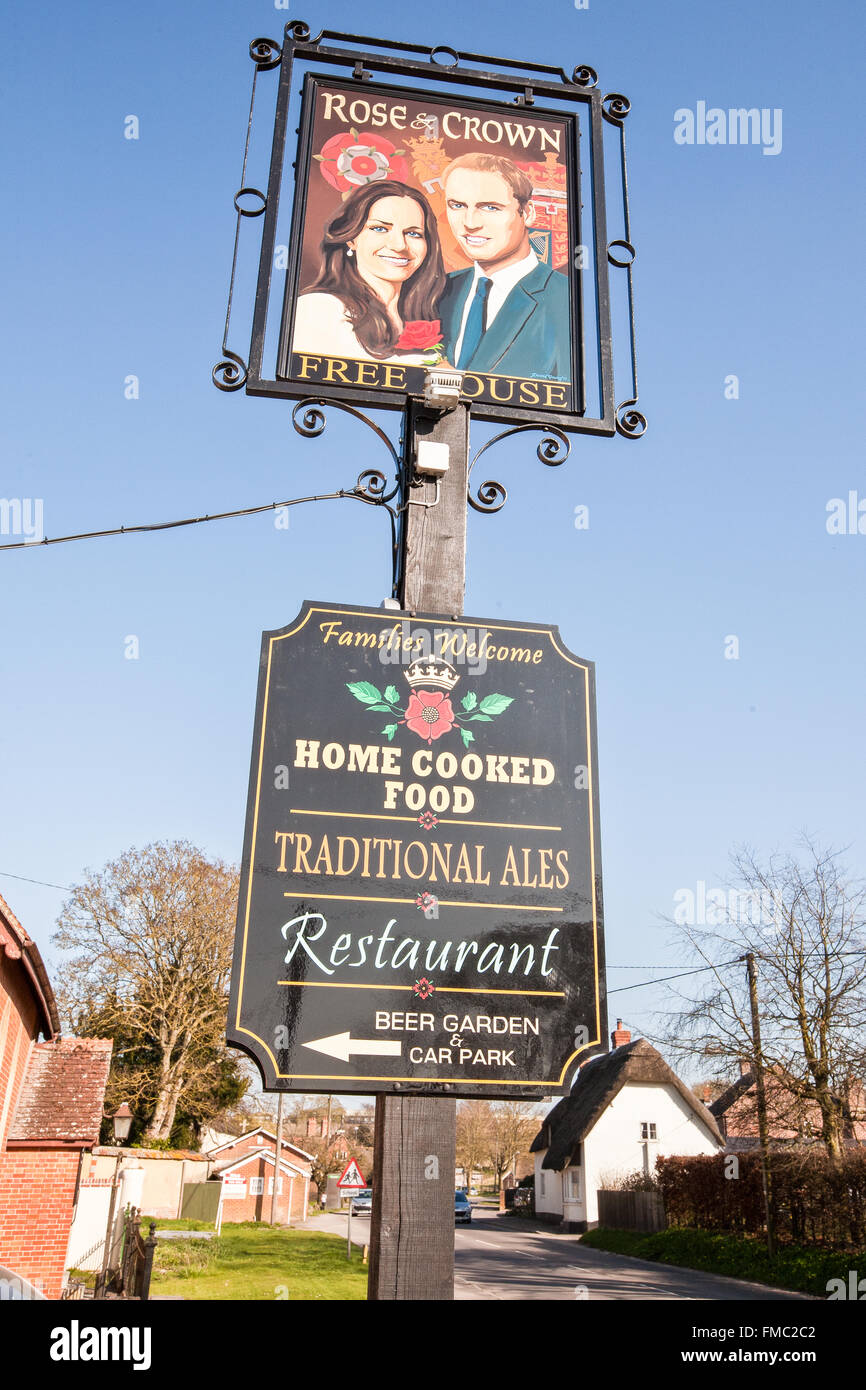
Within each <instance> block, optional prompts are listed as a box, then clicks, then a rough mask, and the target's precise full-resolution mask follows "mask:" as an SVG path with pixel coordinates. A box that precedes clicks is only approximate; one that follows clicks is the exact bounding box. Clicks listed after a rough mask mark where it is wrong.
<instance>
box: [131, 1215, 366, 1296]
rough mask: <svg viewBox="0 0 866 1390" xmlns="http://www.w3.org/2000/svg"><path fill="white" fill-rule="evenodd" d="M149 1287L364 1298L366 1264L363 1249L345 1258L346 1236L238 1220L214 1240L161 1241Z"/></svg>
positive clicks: (191, 1292) (164, 1291)
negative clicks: (280, 1227) (362, 1254)
mask: <svg viewBox="0 0 866 1390" xmlns="http://www.w3.org/2000/svg"><path fill="white" fill-rule="evenodd" d="M166 1224H171V1225H174V1224H175V1223H174V1222H171V1223H166ZM157 1234H158V1228H157ZM150 1289H151V1294H152V1295H154V1296H159V1295H162V1296H166V1295H169V1294H171V1295H174V1296H175V1297H180V1298H185V1299H265V1300H268V1301H270V1300H274V1299H277V1300H280V1299H293V1300H295V1299H296V1300H299V1301H308V1300H313V1299H322V1300H329V1301H331V1300H338V1301H345V1300H348V1299H365V1298H366V1297H367V1267H366V1265H364V1264H362V1263H361V1251H360V1250H353V1251H352V1259H351V1262H350V1261H349V1260H347V1259H346V1242H345V1240H344V1239H343V1238H342V1236H331V1235H325V1234H324V1233H323V1232H319V1231H286V1230H280V1229H279V1228H274V1227H271V1226H265V1225H259V1224H258V1223H256V1222H239V1223H237V1224H235V1223H232V1224H230V1225H224V1226H223V1228H222V1234H221V1235H220V1236H219V1237H217V1238H216V1239H214V1240H207V1241H204V1240H171V1241H164V1242H162V1243H161V1244H158V1245H157V1247H156V1255H155V1259H154V1265H153V1279H152V1281H151V1286H150Z"/></svg>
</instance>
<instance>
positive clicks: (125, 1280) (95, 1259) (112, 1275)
mask: <svg viewBox="0 0 866 1390" xmlns="http://www.w3.org/2000/svg"><path fill="white" fill-rule="evenodd" d="M140 1222H141V1212H140V1211H139V1210H138V1208H137V1207H127V1209H126V1212H125V1213H124V1215H123V1217H122V1220H121V1224H120V1226H119V1228H116V1229H115V1232H114V1234H113V1235H112V1237H111V1239H110V1241H109V1242H108V1243H107V1244H106V1241H105V1240H104V1239H103V1240H101V1241H98V1242H97V1244H96V1245H94V1246H93V1247H92V1248H91V1249H90V1250H87V1251H85V1252H84V1253H83V1255H82V1257H81V1259H82V1262H81V1264H79V1265H78V1266H76V1268H78V1269H85V1270H86V1269H88V1268H90V1269H92V1268H98V1273H97V1275H96V1280H95V1282H94V1285H93V1288H92V1289H91V1288H90V1286H89V1285H88V1284H87V1283H86V1282H85V1281H84V1280H81V1279H70V1280H69V1281H68V1282H67V1284H66V1287H65V1288H64V1290H63V1292H62V1294H61V1295H60V1297H61V1298H62V1299H80V1298H98V1299H103V1298H129V1299H147V1298H149V1297H150V1277H151V1273H152V1270H153V1254H154V1250H155V1249H156V1240H157V1238H156V1234H155V1232H156V1222H155V1221H151V1222H150V1223H149V1225H150V1232H149V1235H148V1236H147V1239H145V1240H143V1239H142V1236H141V1228H140Z"/></svg>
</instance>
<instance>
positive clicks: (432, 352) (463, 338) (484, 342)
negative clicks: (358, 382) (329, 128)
mask: <svg viewBox="0 0 866 1390" xmlns="http://www.w3.org/2000/svg"><path fill="white" fill-rule="evenodd" d="M442 186H443V191H444V198H445V208H446V213H447V217H448V223H449V226H450V228H451V231H452V233H453V235H454V238H455V240H456V242H457V244H458V246H459V247H460V249H461V251H462V252H463V254H464V256H465V258H466V259H467V260H468V261H469V262H470V265H469V267H468V268H467V269H464V270H456V271H452V272H451V273H450V274H449V273H447V272H446V270H445V267H444V262H443V258H442V250H441V247H440V242H439V230H438V226H437V221H436V217H435V214H434V212H433V209H432V208H431V206H430V204H429V202H428V201H427V199H426V197H425V196H424V194H423V193H421V192H420V191H419V190H418V189H415V188H412V187H411V186H410V185H409V184H406V183H403V182H400V181H399V180H396V179H391V178H387V179H379V180H373V181H371V182H369V183H366V184H364V185H362V186H361V187H358V188H356V189H355V190H354V191H353V192H351V193H350V194H349V196H348V197H347V198H346V200H345V201H344V203H343V204H342V206H341V207H340V208H339V209H338V210H337V212H336V213H334V214H333V215H332V216H331V217H330V218H329V219H328V221H327V223H326V225H325V228H324V235H323V237H322V241H321V256H322V262H321V269H320V271H319V274H318V276H317V277H316V279H315V280H314V282H313V283H312V284H311V285H310V286H309V287H308V289H306V290H305V291H304V292H303V293H302V294H301V295H300V297H299V298H298V301H297V308H296V313H295V324H294V334H293V349H294V351H295V352H299V353H308V354H318V355H321V356H328V357H346V358H355V359H361V360H371V361H377V362H388V363H391V362H393V363H402V364H404V365H406V366H425V365H431V364H432V363H435V362H437V361H441V362H444V363H446V364H448V365H450V366H453V367H457V368H459V369H460V370H461V371H470V372H481V373H491V374H495V375H500V374H501V375H505V376H511V377H521V378H535V379H542V380H548V381H570V380H571V376H572V357H571V307H570V298H569V286H568V279H567V277H566V276H565V275H564V274H562V273H561V272H560V271H558V270H554V269H553V268H552V267H550V266H547V265H544V264H543V263H542V262H541V261H540V260H539V259H538V257H537V256H536V254H535V252H534V251H533V249H532V246H531V244H530V238H529V229H530V227H531V226H532V221H533V205H532V182H531V180H530V178H529V176H528V175H527V174H526V173H525V172H524V171H523V170H522V169H520V168H519V167H518V166H517V165H516V164H515V163H514V162H513V161H512V160H511V159H509V158H507V157H506V156H502V155H493V154H485V153H481V152H479V153H468V154H463V155H460V156H458V157H457V158H456V159H453V160H452V161H451V163H450V164H449V165H448V166H447V168H446V169H445V170H444V171H443V174H442Z"/></svg>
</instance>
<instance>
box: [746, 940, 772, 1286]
mask: <svg viewBox="0 0 866 1390" xmlns="http://www.w3.org/2000/svg"><path fill="white" fill-rule="evenodd" d="M744 959H745V961H746V965H747V967H748V971H749V1003H750V1004H751V1008H752V1050H753V1054H754V1058H755V1090H756V1092H757V1097H758V1136H759V1139H760V1145H761V1183H762V1186H763V1189H764V1218H765V1220H766V1223H767V1254H768V1255H769V1256H770V1258H771V1259H772V1257H773V1255H774V1254H775V1253H776V1236H775V1231H774V1229H773V1213H772V1207H771V1196H772V1188H771V1186H770V1142H769V1140H770V1135H769V1127H768V1125H767V1092H766V1088H765V1086H764V1054H763V1052H762V1050H761V1020H760V1017H759V1015H758V973H757V970H756V968H755V956H754V953H753V952H752V951H748V952H747V953H746V955H745V957H744Z"/></svg>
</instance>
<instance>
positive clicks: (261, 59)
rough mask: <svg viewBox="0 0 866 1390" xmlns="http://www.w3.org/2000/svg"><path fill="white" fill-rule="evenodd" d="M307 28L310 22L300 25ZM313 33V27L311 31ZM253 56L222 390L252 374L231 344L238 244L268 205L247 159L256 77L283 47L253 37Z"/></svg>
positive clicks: (220, 370) (218, 380)
mask: <svg viewBox="0 0 866 1390" xmlns="http://www.w3.org/2000/svg"><path fill="white" fill-rule="evenodd" d="M300 27H301V28H303V29H306V25H303V24H302V25H301V26H300ZM307 34H309V30H307ZM250 57H251V59H252V60H253V62H254V63H255V65H256V66H255V71H254V72H253V86H252V92H251V93H250V114H249V117H248V120H247V139H246V144H245V145H244V162H243V168H242V169H241V182H240V187H239V188H238V191H237V192H236V193H235V195H234V198H233V200H232V202H233V205H234V209H235V244H234V251H233V253H232V270H231V275H230V277H229V293H228V303H227V305H226V321H225V327H224V328H223V341H222V353H223V355H222V357H221V358H220V360H219V362H217V364H216V366H215V367H214V369H213V371H212V372H211V379H212V380H213V384H214V386H216V387H217V389H218V390H219V391H240V390H241V388H242V387H243V386H245V385H246V382H247V376H248V374H249V372H248V367H247V364H246V362H245V361H244V359H243V358H242V357H241V356H240V354H239V353H237V352H232V351H231V349H230V348H229V345H228V337H229V325H230V323H231V316H232V299H233V297H234V290H235V273H236V271H237V264H238V244H239V241H240V230H241V219H242V218H244V217H261V215H262V213H263V212H264V211H265V210H266V208H267V205H268V200H267V197H266V196H265V194H264V193H262V192H261V190H260V189H258V188H252V187H251V186H250V185H248V184H247V181H246V175H247V158H248V156H249V152H250V131H251V130H252V125H253V111H254V109H255V104H256V80H257V78H258V75H259V73H260V72H267V71H269V70H270V69H271V68H276V67H279V65H280V63H281V62H282V57H283V50H282V49H281V47H280V45H279V44H278V43H277V42H276V41H275V40H274V39H253V41H252V43H251V44H250ZM242 198H246V199H257V200H258V202H259V204H260V206H257V205H256V204H255V203H254V204H253V206H252V207H244V206H243V204H242V203H241V199H242Z"/></svg>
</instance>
